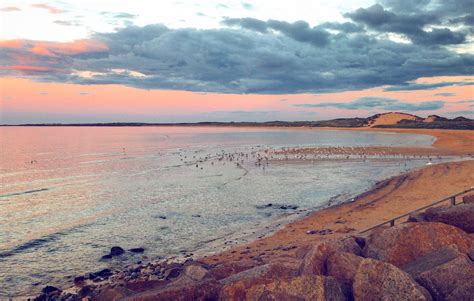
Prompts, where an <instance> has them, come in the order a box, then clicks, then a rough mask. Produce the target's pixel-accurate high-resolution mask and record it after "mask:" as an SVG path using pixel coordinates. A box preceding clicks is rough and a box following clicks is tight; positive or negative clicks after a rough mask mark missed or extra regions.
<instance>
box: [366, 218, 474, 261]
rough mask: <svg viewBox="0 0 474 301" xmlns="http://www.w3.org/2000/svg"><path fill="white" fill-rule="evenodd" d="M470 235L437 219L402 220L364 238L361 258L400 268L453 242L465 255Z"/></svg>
mask: <svg viewBox="0 0 474 301" xmlns="http://www.w3.org/2000/svg"><path fill="white" fill-rule="evenodd" d="M471 244H472V238H471V237H469V234H467V233H466V232H464V231H462V230H461V229H459V228H457V227H454V226H451V225H446V224H442V223H437V222H420V223H405V224H400V225H397V226H394V227H390V228H383V229H379V230H376V231H374V232H373V233H371V234H370V236H369V237H368V238H367V240H366V245H365V247H364V250H363V255H364V257H370V258H374V259H378V260H381V261H386V262H389V263H391V264H393V265H395V266H397V267H404V266H406V265H408V264H410V263H411V262H413V261H415V260H417V259H419V258H421V257H423V256H425V255H427V254H429V253H432V252H434V251H436V250H438V249H441V248H443V247H447V246H450V245H456V247H457V248H458V250H459V252H461V253H464V254H466V253H467V252H468V249H469V247H470V245H471Z"/></svg>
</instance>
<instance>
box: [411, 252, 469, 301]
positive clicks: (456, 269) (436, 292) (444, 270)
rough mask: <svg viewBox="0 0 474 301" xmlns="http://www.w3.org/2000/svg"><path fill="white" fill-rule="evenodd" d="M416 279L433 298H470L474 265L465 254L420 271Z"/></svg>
mask: <svg viewBox="0 0 474 301" xmlns="http://www.w3.org/2000/svg"><path fill="white" fill-rule="evenodd" d="M416 280H417V281H418V282H419V283H420V284H421V285H422V286H424V287H425V288H426V289H428V291H429V292H430V293H431V295H432V296H433V298H434V300H472V296H474V265H473V263H472V262H471V261H470V260H469V259H468V258H467V256H465V255H463V256H459V257H457V258H456V259H454V260H451V261H449V262H447V263H444V264H441V265H439V266H437V267H435V268H433V269H431V270H428V271H425V272H422V273H420V274H419V275H418V276H417V277H416Z"/></svg>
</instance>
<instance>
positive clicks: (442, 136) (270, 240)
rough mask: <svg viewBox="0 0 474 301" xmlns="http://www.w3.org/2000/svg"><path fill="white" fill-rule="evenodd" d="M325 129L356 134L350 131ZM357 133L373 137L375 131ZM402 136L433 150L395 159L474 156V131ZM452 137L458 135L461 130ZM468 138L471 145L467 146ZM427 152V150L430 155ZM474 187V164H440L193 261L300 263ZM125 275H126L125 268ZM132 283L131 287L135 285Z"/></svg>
mask: <svg viewBox="0 0 474 301" xmlns="http://www.w3.org/2000/svg"><path fill="white" fill-rule="evenodd" d="M327 129H328V130H355V129H347V128H327ZM316 130H326V128H324V129H323V128H317V129H316ZM357 130H361V131H371V130H373V129H371V128H364V129H357ZM376 131H382V132H384V131H387V129H376ZM400 131H401V132H402V133H407V134H428V135H431V136H433V137H435V138H436V140H435V141H434V143H433V147H432V148H423V147H413V148H412V147H408V148H397V147H387V149H393V150H395V151H394V153H398V151H400V150H402V149H403V153H404V154H410V153H412V154H415V155H420V154H422V155H427V156H429V155H450V156H471V155H472V154H471V153H470V150H471V148H469V145H470V144H469V143H472V142H473V141H474V132H473V131H463V132H462V133H461V135H460V136H461V138H460V136H459V135H455V136H452V135H451V133H446V132H447V131H449V132H451V130H404V129H388V132H400ZM454 131H455V132H460V131H459V130H454ZM453 137H454V138H453ZM465 138H467V139H466V140H463V139H465ZM459 139H461V141H459ZM305 149H312V148H305ZM371 149H372V150H374V151H379V150H380V149H377V148H376V147H372V148H366V149H365V150H366V151H368V150H371ZM420 150H421V151H420ZM427 150H429V151H428V153H427V152H426V151H427ZM446 179H449V181H445V180H446ZM459 179H465V181H464V182H463V181H459ZM473 184H474V160H464V161H456V162H448V163H439V164H434V165H431V166H427V167H421V168H416V169H415V170H411V171H409V172H407V173H403V174H402V175H398V176H394V177H391V178H388V179H384V180H382V181H380V182H379V183H377V184H376V185H375V186H374V187H372V188H371V189H369V190H368V191H366V192H363V193H362V194H359V195H358V196H357V197H355V198H354V200H353V201H351V202H344V203H341V204H337V205H333V206H330V207H327V208H322V209H316V210H315V211H311V212H305V213H304V214H303V216H301V217H300V216H296V217H295V219H294V220H292V221H290V222H288V223H284V225H280V224H278V225H276V224H277V223H276V222H275V223H274V225H276V226H275V228H273V229H271V230H269V231H266V232H267V234H262V236H263V237H257V235H255V236H253V237H252V238H250V239H249V241H247V242H245V241H242V242H239V243H238V244H237V245H232V246H230V248H229V247H226V246H224V245H222V247H225V249H222V248H221V249H220V250H217V251H216V252H215V253H214V254H209V253H208V255H204V254H202V255H201V256H199V251H198V252H196V254H195V255H197V256H194V257H195V258H196V259H194V261H195V262H199V263H202V264H205V265H208V266H219V265H226V264H229V263H235V262H242V261H243V262H251V263H253V264H256V263H258V264H262V263H267V262H270V261H273V260H275V259H278V258H282V257H285V258H286V257H298V256H299V255H298V254H299V253H301V252H303V251H304V250H307V248H308V246H309V245H312V244H314V243H315V242H320V241H326V240H330V239H340V238H343V237H347V236H350V235H356V234H358V232H360V231H361V230H364V229H367V228H369V227H371V226H373V225H375V224H378V223H380V222H383V221H385V220H387V219H389V218H390V217H394V216H396V215H399V214H403V213H406V212H408V211H412V210H414V209H417V208H420V207H422V206H424V205H426V204H427V203H431V202H434V201H436V200H438V199H441V198H443V197H445V196H447V195H449V194H452V193H455V192H458V191H460V190H463V189H466V188H469V187H470V185H473ZM429 186H431V187H437V191H436V192H430V193H422V194H420V189H422V188H423V187H429ZM407 191H411V192H410V193H409V194H408V195H405V201H403V200H402V201H401V195H403V194H406V193H407ZM406 199H410V202H407V201H406ZM393 203H396V204H397V206H396V207H397V208H391V207H392V206H391V205H393ZM308 231H315V233H311V234H308ZM318 231H323V232H318ZM321 233H323V234H321ZM252 239H253V240H252ZM224 241H225V239H224ZM224 241H222V243H223V242H224ZM176 259H178V261H179V260H186V258H176V257H174V260H175V261H176ZM163 261H168V262H172V261H171V260H169V259H165V260H160V261H158V260H152V261H151V262H155V263H157V262H159V263H160V264H162V263H163ZM172 264H173V263H171V265H172ZM123 269H124V270H125V269H126V267H124V268H123ZM114 281H115V280H111V281H107V282H106V283H105V285H115V284H117V283H116V282H114ZM145 282H147V281H145ZM130 283H131V284H133V283H134V282H133V281H132V282H130ZM81 287H83V286H81ZM81 287H79V288H81ZM79 288H74V291H76V292H77V290H78V289H79ZM69 291H70V290H69Z"/></svg>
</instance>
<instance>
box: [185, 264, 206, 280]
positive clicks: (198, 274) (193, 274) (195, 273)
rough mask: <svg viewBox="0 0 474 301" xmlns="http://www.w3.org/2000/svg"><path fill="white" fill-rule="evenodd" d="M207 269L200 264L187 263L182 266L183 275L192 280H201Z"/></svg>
mask: <svg viewBox="0 0 474 301" xmlns="http://www.w3.org/2000/svg"><path fill="white" fill-rule="evenodd" d="M207 273H208V270H207V269H205V268H204V267H202V266H200V265H188V266H187V267H185V268H184V275H186V276H187V277H189V278H190V279H192V280H194V281H201V280H202V279H204V278H205V277H206V275H207Z"/></svg>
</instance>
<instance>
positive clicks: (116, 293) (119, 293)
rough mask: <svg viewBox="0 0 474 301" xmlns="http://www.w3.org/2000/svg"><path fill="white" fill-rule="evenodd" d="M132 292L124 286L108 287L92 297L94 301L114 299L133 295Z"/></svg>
mask: <svg viewBox="0 0 474 301" xmlns="http://www.w3.org/2000/svg"><path fill="white" fill-rule="evenodd" d="M133 294H134V292H133V291H131V290H129V289H127V288H125V287H110V288H105V289H104V290H102V291H101V292H100V293H99V294H98V295H97V296H95V297H94V298H93V300H94V301H116V300H120V299H122V298H125V297H127V296H131V295H133Z"/></svg>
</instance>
